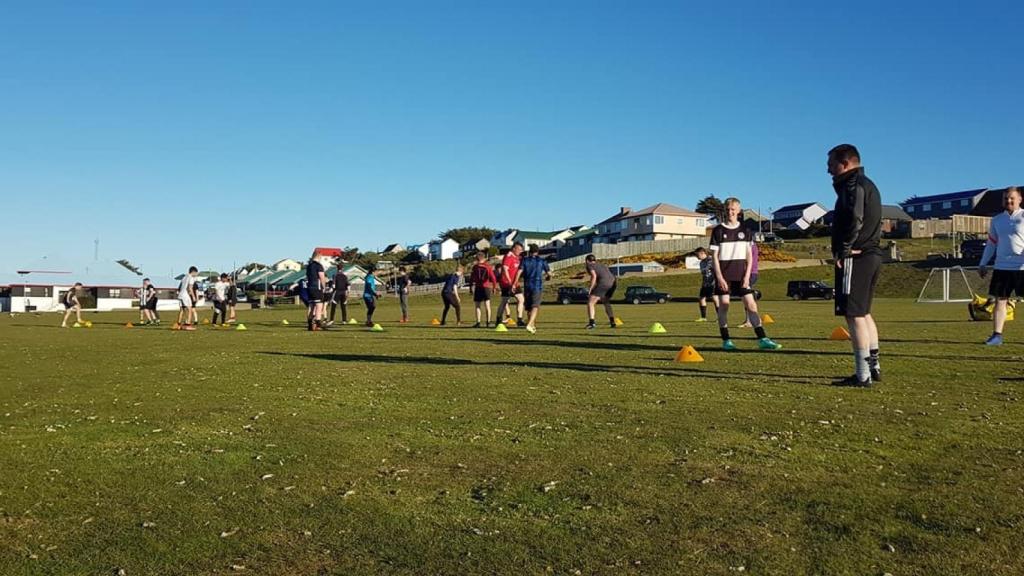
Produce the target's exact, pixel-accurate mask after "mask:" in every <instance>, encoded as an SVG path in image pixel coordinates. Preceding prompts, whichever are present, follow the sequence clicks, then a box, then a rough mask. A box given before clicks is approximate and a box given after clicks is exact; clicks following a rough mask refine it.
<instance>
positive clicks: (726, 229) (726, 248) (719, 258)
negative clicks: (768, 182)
mask: <svg viewBox="0 0 1024 576" xmlns="http://www.w3.org/2000/svg"><path fill="white" fill-rule="evenodd" d="M739 215H740V201H739V200H738V199H736V198H727V199H726V201H725V218H726V219H725V222H723V223H721V224H719V225H718V226H715V228H714V230H712V231H711V255H712V257H713V261H714V267H715V280H716V281H717V286H716V290H715V292H716V294H718V296H719V302H718V330H719V332H720V333H721V335H722V349H723V350H727V351H732V350H736V344H734V343H733V341H732V339H731V338H730V337H729V298H730V297H735V298H740V299H742V301H743V305H744V308H745V309H746V313H747V317H748V318H749V319H750V322H751V324H753V326H754V333H755V334H757V338H758V342H757V345H758V347H759V348H760V349H762V350H778V349H780V348H782V345H781V344H777V343H776V342H774V341H773V340H772V339H771V338H769V337H768V336H767V335H766V334H765V331H764V326H763V325H762V324H761V316H760V315H759V314H758V313H757V301H756V300H755V299H754V291H753V290H751V288H750V273H751V258H752V254H751V251H750V245H751V243H752V242H753V235H752V234H750V231H749V230H747V229H746V228H744V227H743V225H742V224H741V223H740V220H739Z"/></svg>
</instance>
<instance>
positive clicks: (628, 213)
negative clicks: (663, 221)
mask: <svg viewBox="0 0 1024 576" xmlns="http://www.w3.org/2000/svg"><path fill="white" fill-rule="evenodd" d="M624 210H625V211H624ZM648 214H658V215H665V216H693V217H697V218H704V217H705V216H707V215H706V214H701V213H699V212H694V211H693V210H687V209H685V208H680V207H679V206H675V205H673V204H666V203H665V202H659V203H657V204H652V205H651V206H648V207H647V208H644V209H642V210H630V209H629V208H622V209H620V210H619V212H618V213H617V214H615V215H614V216H611V217H609V218H605V219H604V220H602V221H601V222H599V224H606V223H608V222H614V221H616V220H622V219H624V218H633V217H635V216H647V215H648Z"/></svg>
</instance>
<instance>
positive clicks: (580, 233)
mask: <svg viewBox="0 0 1024 576" xmlns="http://www.w3.org/2000/svg"><path fill="white" fill-rule="evenodd" d="M596 234H597V229H596V228H587V229H586V230H580V231H578V232H576V233H575V234H573V235H572V236H569V237H568V238H567V240H573V239H575V238H586V237H587V236H594V235H596Z"/></svg>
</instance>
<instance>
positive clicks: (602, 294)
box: [590, 282, 617, 300]
mask: <svg viewBox="0 0 1024 576" xmlns="http://www.w3.org/2000/svg"><path fill="white" fill-rule="evenodd" d="M616 286H617V284H616V283H615V282H612V283H611V284H598V285H597V286H594V289H593V290H591V291H590V295H591V296H596V297H598V298H600V299H602V300H605V299H607V300H611V299H612V296H614V295H615V288H616Z"/></svg>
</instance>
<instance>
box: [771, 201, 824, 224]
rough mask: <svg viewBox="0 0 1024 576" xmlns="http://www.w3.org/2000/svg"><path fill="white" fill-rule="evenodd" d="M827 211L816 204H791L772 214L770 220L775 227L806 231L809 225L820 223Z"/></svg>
mask: <svg viewBox="0 0 1024 576" xmlns="http://www.w3.org/2000/svg"><path fill="white" fill-rule="evenodd" d="M827 213H828V210H826V209H825V207H824V206H822V205H821V204H818V203H817V202H805V203H803V204H791V205H789V206H783V207H782V208H779V209H778V210H776V211H774V212H772V220H774V224H775V225H776V226H782V227H783V228H788V229H790V230H807V229H808V228H810V227H811V224H814V223H821V221H822V219H823V218H824V217H825V214H827Z"/></svg>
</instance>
